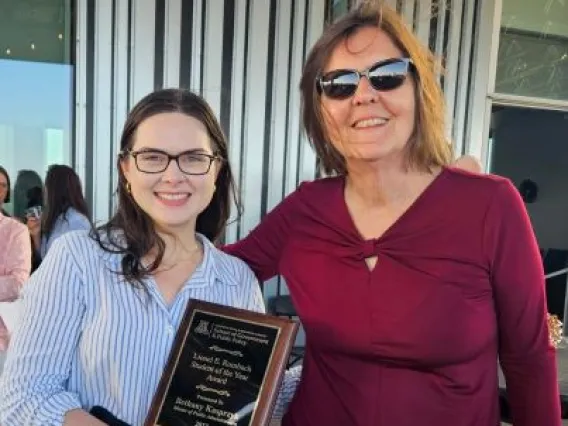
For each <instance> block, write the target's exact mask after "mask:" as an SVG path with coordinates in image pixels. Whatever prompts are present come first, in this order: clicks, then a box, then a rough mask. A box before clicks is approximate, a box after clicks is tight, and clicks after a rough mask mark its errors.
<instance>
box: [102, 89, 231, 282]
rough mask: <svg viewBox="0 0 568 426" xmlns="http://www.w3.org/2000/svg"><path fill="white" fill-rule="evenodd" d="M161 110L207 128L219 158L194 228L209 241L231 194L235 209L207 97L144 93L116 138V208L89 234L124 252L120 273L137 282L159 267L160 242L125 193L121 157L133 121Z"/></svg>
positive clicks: (220, 227)
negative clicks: (145, 261) (146, 261)
mask: <svg viewBox="0 0 568 426" xmlns="http://www.w3.org/2000/svg"><path fill="white" fill-rule="evenodd" d="M167 112H179V113H182V114H185V115H188V116H190V117H193V118H195V119H197V120H199V121H200V122H201V123H202V124H203V125H204V126H205V128H206V129H207V132H208V134H209V137H210V138H211V143H212V148H213V151H214V152H215V154H216V155H217V156H218V157H219V159H220V160H219V161H220V169H219V173H218V175H217V180H216V182H215V184H216V190H215V193H214V194H213V198H212V200H211V202H210V203H209V205H208V206H207V207H206V208H205V210H204V211H203V212H202V213H201V214H200V215H199V216H198V217H197V223H196V231H197V232H199V233H201V234H203V235H205V236H206V237H207V238H208V239H209V240H211V241H216V240H217V238H219V237H220V236H221V234H222V232H223V231H224V229H225V226H226V224H227V221H228V219H229V214H230V207H231V199H232V200H233V201H234V203H235V205H236V207H237V209H238V210H239V211H240V204H239V202H238V199H237V194H236V189H235V183H234V179H233V173H232V171H231V167H230V165H229V163H228V162H227V155H228V148H227V140H226V138H225V135H224V134H223V130H222V129H221V126H220V125H219V122H218V121H217V119H216V118H215V115H214V113H213V111H212V110H211V108H210V107H209V105H208V104H207V102H206V101H205V100H204V99H203V98H202V97H200V96H198V95H196V94H194V93H192V92H190V91H188V90H182V89H163V90H158V91H156V92H153V93H150V94H149V95H147V96H146V97H144V98H143V99H142V100H140V101H139V102H138V104H136V105H135V106H134V108H133V109H132V110H131V111H130V113H129V114H128V117H127V119H126V123H125V124H124V129H123V131H122V136H121V138H120V150H121V155H119V157H118V160H117V163H116V167H117V169H118V173H119V174H118V188H117V193H118V207H117V211H116V213H115V215H114V216H113V217H112V218H111V219H110V221H109V222H108V223H107V224H105V225H103V226H101V227H100V228H99V229H98V232H95V233H93V237H94V238H95V240H96V241H97V242H98V243H99V245H100V246H101V247H102V248H103V249H104V250H106V251H110V252H112V253H120V254H123V255H124V257H123V259H122V274H123V275H124V276H125V278H126V280H127V281H129V282H132V283H138V284H141V285H142V283H143V281H142V280H143V278H145V277H146V276H147V275H150V274H151V273H152V272H154V271H155V270H156V269H157V268H158V267H159V266H160V263H161V261H162V258H163V256H164V251H165V243H164V240H163V239H162V238H161V237H160V236H159V234H158V233H157V231H156V229H155V224H154V222H153V220H152V218H151V217H150V216H149V215H148V214H147V213H146V212H145V211H144V210H142V208H141V207H140V206H139V205H138V204H137V203H136V201H134V198H132V196H131V195H130V193H129V192H128V190H127V188H126V178H125V176H124V173H123V171H122V167H121V161H122V159H123V158H124V155H125V153H126V152H128V151H129V150H130V149H131V148H132V146H133V145H134V136H135V133H136V129H138V126H140V124H141V123H142V122H143V121H144V120H146V119H148V118H150V117H152V116H154V115H157V114H161V113H167ZM101 231H102V232H101ZM116 231H119V232H120V234H119V235H120V237H119V238H120V239H117V238H116V237H115V235H116ZM101 234H103V235H104V234H106V236H107V238H106V240H107V241H101ZM151 250H156V253H157V255H156V258H155V260H154V262H153V263H152V264H151V265H150V266H149V267H144V266H143V265H142V263H141V260H142V257H143V256H145V255H146V254H148V253H149V252H150V251H151Z"/></svg>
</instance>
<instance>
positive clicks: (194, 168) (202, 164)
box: [121, 149, 221, 175]
mask: <svg viewBox="0 0 568 426" xmlns="http://www.w3.org/2000/svg"><path fill="white" fill-rule="evenodd" d="M126 155H131V156H132V157H133V158H134V163H135V164H136V168H137V169H138V170H139V171H141V172H143V173H162V172H164V171H166V169H167V168H168V167H169V165H170V162H171V161H172V160H175V162H176V163H177V165H178V167H179V169H180V170H181V171H182V173H185V174H186V175H205V174H207V173H209V170H210V169H211V164H213V161H215V160H221V157H219V156H218V155H217V154H205V153H203V152H195V151H184V152H180V153H179V154H177V155H171V154H168V153H167V152H164V151H161V150H159V149H144V150H140V151H125V152H122V153H121V156H122V157H124V156H126Z"/></svg>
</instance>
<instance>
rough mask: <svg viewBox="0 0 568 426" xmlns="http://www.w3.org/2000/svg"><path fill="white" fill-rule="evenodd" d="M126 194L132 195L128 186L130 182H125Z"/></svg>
mask: <svg viewBox="0 0 568 426" xmlns="http://www.w3.org/2000/svg"><path fill="white" fill-rule="evenodd" d="M125 186H126V192H128V193H129V194H132V188H131V186H130V182H126V185H125Z"/></svg>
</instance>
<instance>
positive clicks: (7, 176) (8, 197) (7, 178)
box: [0, 166, 11, 203]
mask: <svg viewBox="0 0 568 426" xmlns="http://www.w3.org/2000/svg"><path fill="white" fill-rule="evenodd" d="M0 174H3V175H4V177H5V178H6V184H7V185H8V188H7V189H8V191H7V192H6V198H5V199H4V202H5V203H9V202H10V186H11V184H10V175H9V174H8V171H7V170H6V169H5V168H4V167H2V166H0Z"/></svg>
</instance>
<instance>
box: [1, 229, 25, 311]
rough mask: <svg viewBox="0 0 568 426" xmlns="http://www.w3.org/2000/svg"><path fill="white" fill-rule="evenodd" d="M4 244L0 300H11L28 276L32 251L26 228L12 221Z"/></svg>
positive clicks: (18, 292) (15, 296)
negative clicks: (9, 233)
mask: <svg viewBox="0 0 568 426" xmlns="http://www.w3.org/2000/svg"><path fill="white" fill-rule="evenodd" d="M5 220H8V219H5ZM10 220H11V219H10ZM16 225H17V226H16ZM5 244H6V247H7V249H8V253H7V254H6V257H5V263H4V267H3V268H2V269H4V270H5V271H6V273H5V274H3V275H0V302H11V301H13V300H15V299H17V298H18V296H19V294H20V289H21V288H22V285H23V284H24V282H25V281H26V280H27V279H28V277H29V276H30V269H31V259H32V252H31V244H30V236H29V233H28V230H27V228H26V227H25V226H23V225H21V224H19V223H14V231H13V232H12V233H11V238H10V240H9V241H5Z"/></svg>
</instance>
